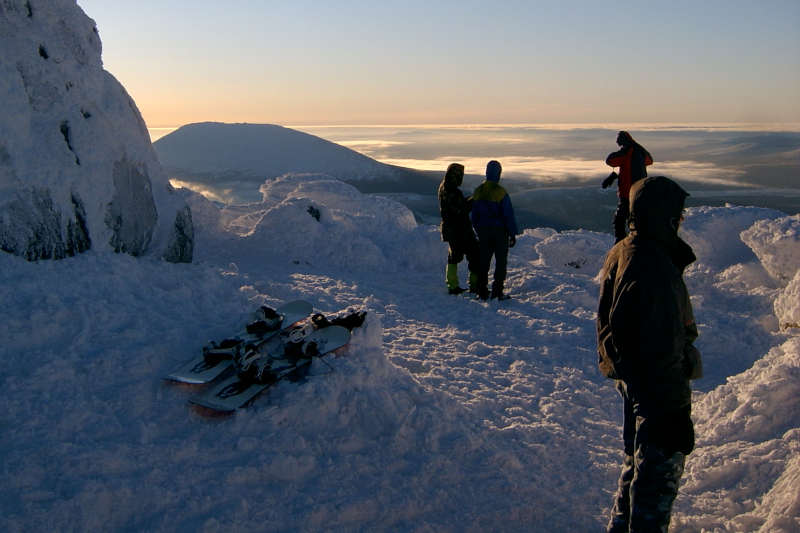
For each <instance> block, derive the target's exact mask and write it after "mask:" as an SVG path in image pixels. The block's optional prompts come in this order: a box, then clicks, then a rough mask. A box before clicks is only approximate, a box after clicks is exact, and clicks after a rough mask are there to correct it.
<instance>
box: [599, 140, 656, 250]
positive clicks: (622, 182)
mask: <svg viewBox="0 0 800 533" xmlns="http://www.w3.org/2000/svg"><path fill="white" fill-rule="evenodd" d="M617 145H619V147H620V149H619V150H617V151H616V152H612V153H610V154H608V157H606V164H607V165H608V166H610V167H619V174H617V173H616V172H612V173H611V174H609V175H608V177H607V178H606V179H604V180H603V183H602V187H603V188H604V189H605V188H608V187H609V186H610V185H611V184H612V183H614V180H615V179H617V180H618V181H617V196H618V197H619V198H618V201H617V210H616V211H615V212H614V236H615V237H616V239H617V242H619V241H621V240H622V239H624V238H625V235H627V234H628V217H629V216H630V204H629V201H628V193H629V191H630V190H631V185H633V184H634V183H636V182H637V181H639V180H641V179H644V178H646V177H647V167H648V166H649V165H652V164H653V156H651V155H650V152H648V151H647V150H646V149H645V148H644V146H642V145H641V144H639V143H637V142H636V141H634V140H633V137H631V134H630V133H628V132H627V131H620V132H619V133H618V134H617Z"/></svg>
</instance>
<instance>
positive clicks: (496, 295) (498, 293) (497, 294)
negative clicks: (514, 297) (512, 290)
mask: <svg viewBox="0 0 800 533" xmlns="http://www.w3.org/2000/svg"><path fill="white" fill-rule="evenodd" d="M490 297H491V298H492V300H494V299H498V300H508V299H510V298H511V296H509V295H508V294H503V286H502V285H498V284H497V283H494V284H492V295H491V296H490Z"/></svg>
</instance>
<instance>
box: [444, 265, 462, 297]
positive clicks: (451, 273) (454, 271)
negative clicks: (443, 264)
mask: <svg viewBox="0 0 800 533" xmlns="http://www.w3.org/2000/svg"><path fill="white" fill-rule="evenodd" d="M445 279H446V280H447V292H448V293H450V294H461V293H462V292H464V291H465V290H467V289H462V288H461V287H459V286H458V264H457V263H456V264H453V263H447V271H446V275H445Z"/></svg>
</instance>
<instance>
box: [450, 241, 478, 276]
mask: <svg viewBox="0 0 800 533" xmlns="http://www.w3.org/2000/svg"><path fill="white" fill-rule="evenodd" d="M447 244H448V246H449V249H448V251H447V264H448V265H457V264H458V263H460V262H461V261H463V260H464V258H465V257H466V258H467V268H469V271H470V272H475V273H477V272H479V271H480V264H481V262H480V250H479V247H478V240H477V239H476V238H475V234H474V233H472V231H469V232H464V233H462V234H460V235H454V236H453V237H451V238H450V240H449V241H448V242H447Z"/></svg>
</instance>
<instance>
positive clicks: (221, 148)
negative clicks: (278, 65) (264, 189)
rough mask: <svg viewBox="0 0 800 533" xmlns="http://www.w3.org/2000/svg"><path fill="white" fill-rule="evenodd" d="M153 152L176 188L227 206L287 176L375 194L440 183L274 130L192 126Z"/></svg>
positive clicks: (258, 126)
mask: <svg viewBox="0 0 800 533" xmlns="http://www.w3.org/2000/svg"><path fill="white" fill-rule="evenodd" d="M153 146H154V147H155V150H156V152H157V153H158V157H159V160H160V161H161V164H162V165H163V166H164V169H165V170H166V171H167V173H168V174H169V177H170V178H171V179H173V180H175V182H176V184H180V185H182V186H186V187H188V188H190V189H193V190H195V191H202V192H203V193H204V194H206V195H207V196H208V197H211V198H213V199H216V200H222V201H224V202H226V203H237V202H238V203H242V202H253V201H258V200H259V199H260V195H259V187H260V186H261V185H262V184H263V183H264V180H268V179H273V178H277V177H279V176H283V175H285V174H326V175H328V176H331V177H334V178H337V179H340V180H344V181H346V182H348V183H353V184H356V185H357V186H358V188H359V189H360V190H369V191H370V192H389V191H395V190H402V191H413V190H417V189H418V190H421V191H425V192H430V191H431V190H434V191H435V190H436V186H437V185H438V180H439V179H440V178H439V177H438V176H437V177H436V178H435V179H434V178H431V177H430V176H428V175H426V174H425V173H424V172H422V171H418V170H413V169H408V168H403V167H396V166H393V165H387V164H384V163H380V162H378V161H376V160H374V159H372V158H369V157H367V156H365V155H363V154H360V153H358V152H356V151H354V150H351V149H349V148H347V147H345V146H341V145H338V144H336V143H333V142H330V141H326V140H325V139H322V138H320V137H316V136H314V135H310V134H308V133H303V132H301V131H298V130H294V129H291V128H285V127H283V126H277V125H274V124H225V123H219V122H204V123H198V124H189V125H187V126H183V127H182V128H179V129H177V130H175V131H174V132H172V133H170V134H169V135H166V136H165V137H162V138H161V139H159V140H157V141H156V142H155V143H154V145H153Z"/></svg>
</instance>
